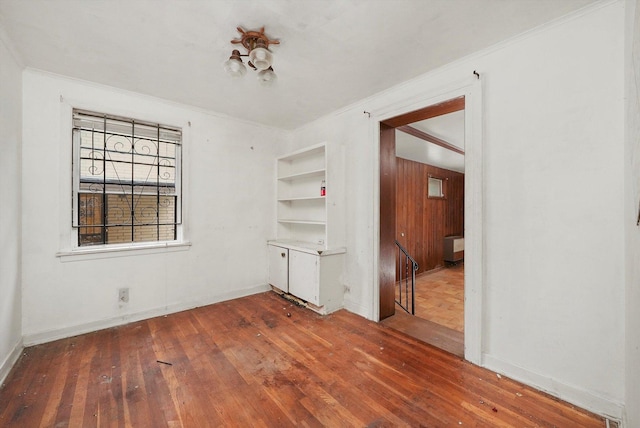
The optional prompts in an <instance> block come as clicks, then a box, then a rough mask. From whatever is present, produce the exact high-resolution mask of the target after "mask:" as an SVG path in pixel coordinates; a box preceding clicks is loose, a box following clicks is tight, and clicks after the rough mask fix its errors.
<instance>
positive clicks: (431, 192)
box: [427, 177, 444, 198]
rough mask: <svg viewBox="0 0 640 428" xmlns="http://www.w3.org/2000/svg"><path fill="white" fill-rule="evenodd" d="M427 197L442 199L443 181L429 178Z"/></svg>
mask: <svg viewBox="0 0 640 428" xmlns="http://www.w3.org/2000/svg"><path fill="white" fill-rule="evenodd" d="M427 197H429V198H444V187H443V181H442V179H441V178H435V177H429V186H428V190H427Z"/></svg>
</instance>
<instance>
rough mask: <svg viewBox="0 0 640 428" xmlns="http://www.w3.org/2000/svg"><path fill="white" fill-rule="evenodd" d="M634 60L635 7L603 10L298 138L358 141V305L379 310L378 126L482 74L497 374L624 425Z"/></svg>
mask: <svg viewBox="0 0 640 428" xmlns="http://www.w3.org/2000/svg"><path fill="white" fill-rule="evenodd" d="M623 51H624V2H615V3H606V4H599V5H598V6H596V7H593V8H590V9H588V10H587V11H586V12H584V13H581V14H579V15H575V16H573V17H571V18H568V19H564V20H562V21H560V22H556V23H552V24H550V25H547V26H545V27H544V28H542V29H538V30H535V31H533V32H530V33H528V34H527V35H525V36H522V37H519V38H517V39H514V40H512V41H510V42H506V43H503V44H501V45H499V46H497V47H494V48H492V49H489V50H487V51H484V52H480V53H478V54H476V55H473V56H471V57H469V58H466V59H464V60H462V61H458V62H456V63H454V64H451V65H449V66H447V67H444V68H443V69H441V70H438V71H436V72H433V73H430V74H427V75H425V76H423V77H421V78H419V79H416V80H413V81H410V82H406V83H405V84H402V85H400V86H398V87H396V88H393V89H391V90H388V91H385V92H384V93H381V94H378V95H376V96H373V97H371V98H369V99H367V100H364V101H362V102H361V103H358V104H356V105H353V106H350V107H349V108H346V109H344V110H342V111H340V112H336V113H334V114H332V115H330V116H327V117H324V118H322V119H319V120H318V121H316V122H314V123H312V124H309V125H307V126H305V127H303V128H301V129H299V130H297V131H296V132H295V133H294V138H293V141H295V142H297V144H299V145H304V144H311V143H314V142H317V141H319V140H328V141H336V142H343V143H344V144H346V151H347V159H348V162H347V164H348V165H349V168H348V170H347V179H346V187H347V189H346V194H347V212H348V217H347V270H348V272H347V281H346V282H347V285H348V286H349V287H350V290H351V291H350V293H349V294H348V295H347V296H346V306H347V307H348V308H349V309H351V310H353V311H355V312H358V313H360V314H362V315H364V316H366V317H369V318H373V317H374V316H375V314H376V310H375V306H376V305H377V300H378V297H377V295H375V293H374V284H375V282H376V277H377V273H376V272H375V266H376V264H375V260H376V258H377V250H376V248H375V243H376V239H375V236H376V233H377V230H378V228H379V225H378V224H377V223H376V220H375V219H376V215H375V211H376V210H377V202H376V190H375V189H376V187H377V185H378V177H377V175H376V174H377V172H376V170H377V166H376V164H375V162H377V160H376V152H377V150H378V149H377V146H376V136H375V131H374V128H375V126H374V125H375V124H374V125H372V124H371V123H370V121H374V120H375V118H376V116H378V117H379V116H381V115H382V113H383V112H385V111H390V110H394V109H395V110H397V109H399V108H401V107H402V106H403V105H406V106H409V105H413V104H416V103H417V102H418V101H419V100H427V99H432V100H441V99H442V97H443V96H444V95H446V94H444V92H447V91H450V90H452V88H455V87H456V85H462V82H467V81H468V79H470V78H472V72H473V71H474V70H477V71H478V72H479V73H480V75H481V76H482V82H483V91H482V92H483V95H482V96H483V112H482V114H483V126H484V141H483V152H484V165H483V166H484V183H483V185H484V195H483V200H484V207H485V208H484V213H483V215H484V237H485V240H484V266H483V268H484V272H485V273H484V285H483V287H484V288H483V290H482V291H483V300H484V302H483V304H484V318H483V324H482V349H483V361H484V365H486V366H488V367H489V368H493V369H495V370H497V371H500V372H502V373H505V374H507V375H509V376H511V377H514V378H517V379H520V380H523V381H525V382H527V383H530V384H532V385H536V386H538V387H540V388H542V389H545V390H548V391H549V392H551V393H552V394H555V395H557V396H560V397H562V398H565V399H567V400H569V401H572V402H574V403H577V404H579V405H582V406H584V407H587V408H590V409H592V410H594V411H597V412H599V413H603V414H608V415H613V416H615V417H618V418H620V417H621V416H622V411H623V407H622V403H623V401H624V394H625V384H624V378H623V376H624V358H625V325H624V309H625V303H624V294H625V278H624V267H625V259H624V256H625V254H624V240H625V237H624V216H625V211H624V203H623V196H624V194H623V186H624V172H623V171H624V75H623V70H624V59H623ZM373 72H375V71H373ZM365 110H366V111H368V112H372V113H373V117H372V118H371V119H369V118H368V115H367V114H363V111H365ZM353 160H357V162H355V161H353Z"/></svg>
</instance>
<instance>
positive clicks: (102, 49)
mask: <svg viewBox="0 0 640 428" xmlns="http://www.w3.org/2000/svg"><path fill="white" fill-rule="evenodd" d="M595 1H596V0H208V1H205V0H182V1H178V0H91V1H89V0H0V35H1V36H2V38H3V39H5V41H7V42H8V43H9V44H10V45H12V46H13V48H14V50H15V51H17V53H18V55H19V56H20V57H21V59H22V61H23V63H24V64H25V65H26V66H28V67H33V68H37V69H42V70H46V71H50V72H53V73H58V74H62V75H66V76H71V77H76V78H79V79H84V80H89V81H93V82H98V83H103V84H107V85H111V86H116V87H119V88H124V89H128V90H132V91H136V92H140V93H144V94H149V95H154V96H157V97H161V98H165V99H169V100H173V101H177V102H181V103H186V104H189V105H193V106H197V107H201V108H205V109H209V110H214V111H217V112H220V113H224V114H227V115H230V116H234V117H238V118H243V119H247V120H252V121H256V122H260V123H264V124H267V125H271V126H276V127H280V128H285V129H293V128H296V127H298V126H300V125H302V124H305V123H307V122H310V121H312V120H314V119H316V118H318V117H320V116H322V115H325V114H328V113H330V112H331V111H334V110H337V109H339V108H341V107H344V106H346V105H348V104H350V103H352V102H354V101H357V100H359V99H362V98H365V97H367V96H369V95H371V94H373V93H375V92H378V91H381V90H384V89H386V88H389V87H391V86H393V85H396V84H398V83H400V82H403V81H405V80H407V79H410V78H413V77H416V76H418V75H420V74H423V73H425V72H427V71H429V70H432V69H434V68H437V67H439V66H441V65H444V64H446V63H449V62H451V61H454V60H456V59H458V58H461V57H463V56H465V55H468V54H470V53H472V52H475V51H477V50H479V49H482V48H484V47H487V46H490V45H492V44H495V43H497V42H499V41H501V40H504V39H506V38H509V37H512V36H514V35H516V34H519V33H522V32H524V31H526V30H528V29H531V28H533V27H535V26H538V25H541V24H543V23H545V22H547V21H549V20H552V19H555V18H557V17H559V16H562V15H565V14H567V13H570V12H572V11H574V10H576V9H578V8H581V7H584V6H586V5H588V4H590V3H594V2H595ZM238 25H240V26H242V27H244V28H245V29H248V30H251V29H259V28H260V27H262V26H266V34H267V35H268V36H270V37H271V38H276V39H280V41H281V44H280V45H279V46H278V45H276V46H273V49H272V50H273V52H274V57H275V59H274V69H275V71H276V73H277V74H278V82H277V84H276V85H275V86H273V87H270V88H264V87H262V86H260V85H259V84H258V82H257V81H256V80H255V79H254V75H255V74H254V73H252V72H248V73H247V75H245V76H244V77H243V78H240V79H232V78H230V77H228V76H227V75H225V73H224V70H223V68H222V63H223V62H224V61H225V60H226V59H227V58H228V57H229V55H230V53H231V50H232V48H233V47H232V45H231V44H230V43H229V42H230V40H231V39H233V38H236V37H237V36H238V33H237V31H236V26H238Z"/></svg>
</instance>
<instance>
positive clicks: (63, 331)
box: [22, 284, 271, 346]
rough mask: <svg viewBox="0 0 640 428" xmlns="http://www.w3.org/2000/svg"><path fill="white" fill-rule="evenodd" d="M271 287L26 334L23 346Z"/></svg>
mask: <svg viewBox="0 0 640 428" xmlns="http://www.w3.org/2000/svg"><path fill="white" fill-rule="evenodd" d="M270 289H271V288H270V287H269V286H268V285H267V284H260V285H256V286H253V287H249V288H243V289H242V290H234V291H230V292H227V293H223V294H218V295H216V296H213V297H211V298H209V299H207V300H197V301H196V300H194V301H190V302H183V303H178V304H174V305H167V306H163V307H161V308H155V309H150V310H146V311H142V312H136V313H130V314H126V315H122V316H117V317H113V318H107V319H103V320H98V321H91V322H88V323H84V324H79V325H74V326H69V327H64V328H60V329H54V330H47V331H43V332H39V333H33V334H27V335H24V337H23V340H22V343H23V346H33V345H39V344H41V343H47V342H52V341H54V340H59V339H66V338H68V337H73V336H78V335H80V334H85V333H91V332H94V331H98V330H103V329H105V328H111V327H116V326H119V325H124V324H129V323H131V322H135V321H141V320H145V319H149V318H154V317H159V316H163V315H168V314H173V313H176V312H181V311H186V310H189V309H193V308H197V307H200V306H208V305H212V304H214V303H220V302H224V301H227V300H232V299H237V298H239V297H245V296H250V295H252V294H258V293H262V292H265V291H269V290H270Z"/></svg>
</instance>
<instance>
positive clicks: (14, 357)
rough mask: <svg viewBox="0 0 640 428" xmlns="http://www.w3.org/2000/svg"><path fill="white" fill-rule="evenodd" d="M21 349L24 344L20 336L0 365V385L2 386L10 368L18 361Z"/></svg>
mask: <svg viewBox="0 0 640 428" xmlns="http://www.w3.org/2000/svg"><path fill="white" fill-rule="evenodd" d="M23 349H24V344H23V342H22V338H20V340H18V341H17V342H16V344H15V345H14V346H13V349H12V350H11V352H9V355H7V358H5V359H4V361H3V362H2V365H0V387H2V385H3V384H4V381H5V379H6V378H7V376H9V372H11V369H12V368H13V366H14V365H15V364H16V362H17V361H18V358H20V355H22V350H23Z"/></svg>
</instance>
